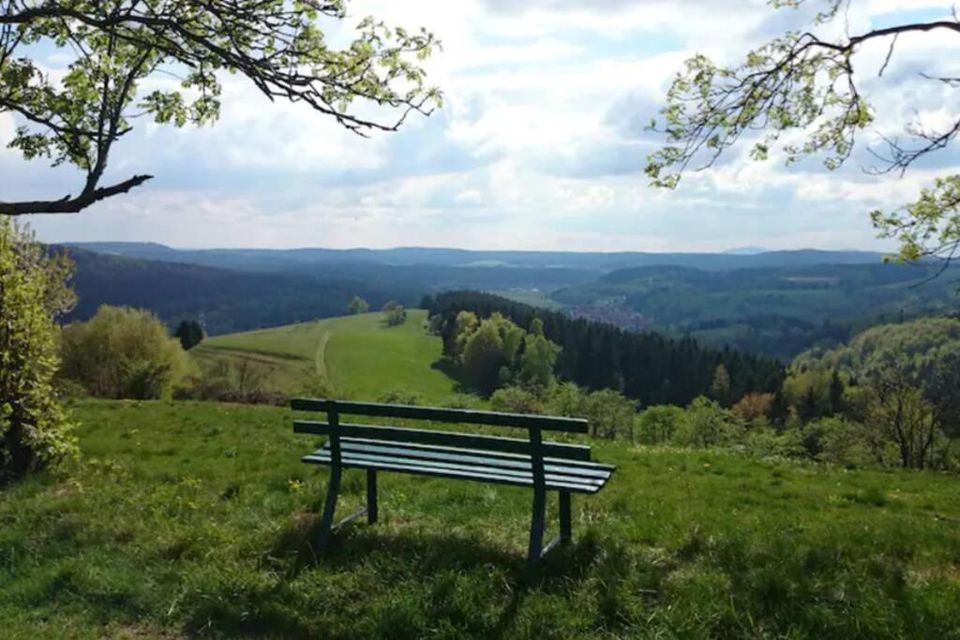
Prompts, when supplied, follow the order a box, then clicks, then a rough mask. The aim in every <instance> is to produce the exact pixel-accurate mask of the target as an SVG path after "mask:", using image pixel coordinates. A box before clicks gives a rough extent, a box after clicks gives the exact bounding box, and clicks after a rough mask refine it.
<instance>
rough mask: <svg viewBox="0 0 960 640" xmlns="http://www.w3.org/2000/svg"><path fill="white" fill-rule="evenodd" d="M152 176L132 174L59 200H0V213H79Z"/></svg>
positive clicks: (14, 214)
mask: <svg viewBox="0 0 960 640" xmlns="http://www.w3.org/2000/svg"><path fill="white" fill-rule="evenodd" d="M152 178H153V176H148V175H140V176H133V177H132V178H130V179H129V180H124V181H123V182H120V183H117V184H115V185H113V186H111V187H100V188H96V189H91V190H89V191H84V192H83V193H81V194H80V195H79V196H77V197H76V198H72V197H70V196H69V195H68V196H66V197H64V198H61V199H60V200H34V201H28V202H0V215H5V216H22V215H28V214H34V213H79V212H80V211H82V210H83V209H86V208H87V207H89V206H90V205H92V204H94V203H95V202H99V201H100V200H104V199H106V198H109V197H110V196H115V195H118V194H121V193H126V192H128V191H130V189H133V188H134V187H138V186H140V185H141V184H143V183H144V182H146V181H147V180H150V179H152Z"/></svg>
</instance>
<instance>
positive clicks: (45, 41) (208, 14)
mask: <svg viewBox="0 0 960 640" xmlns="http://www.w3.org/2000/svg"><path fill="white" fill-rule="evenodd" d="M346 5H347V1H346V0H296V1H290V0H177V1H175V2H173V1H170V0H104V1H100V0H96V1H92V0H42V1H36V0H3V1H0V113H3V112H9V113H12V114H14V116H15V117H16V118H17V119H18V120H19V123H20V124H19V126H18V128H17V131H16V134H15V136H14V138H13V141H12V143H11V146H12V147H13V148H15V149H18V150H19V151H20V152H21V153H22V154H23V156H24V157H25V158H26V159H33V158H40V157H46V158H48V159H50V160H51V161H52V162H53V164H54V165H60V164H70V165H74V166H75V167H77V168H78V169H80V170H81V171H83V172H84V173H85V175H86V177H85V180H84V182H83V184H82V186H81V188H80V191H79V193H77V194H76V195H68V196H65V197H61V198H57V199H52V200H40V201H22V202H0V214H7V215H23V214H31V213H76V212H78V211H81V210H83V209H84V208H86V207H88V206H90V205H91V204H93V203H95V202H97V201H100V200H103V199H105V198H109V197H111V196H114V195H117V194H120V193H125V192H127V191H129V190H130V189H132V188H134V187H137V186H139V185H141V184H143V183H144V182H146V181H147V180H149V179H150V178H151V177H152V176H149V175H142V174H141V175H134V176H131V177H129V178H127V179H125V180H122V181H120V182H117V183H114V184H109V185H103V184H101V182H102V179H103V176H104V172H105V171H106V169H107V164H108V158H109V155H110V152H111V150H112V148H113V146H114V144H116V143H117V142H118V141H119V140H121V139H122V138H123V137H124V136H125V135H127V134H128V133H129V132H130V131H131V130H132V129H133V123H134V121H135V120H134V118H136V117H138V116H141V115H145V116H147V117H149V118H150V119H152V120H153V121H155V122H157V123H160V124H170V125H173V126H176V127H182V126H184V125H187V124H192V125H203V124H206V123H209V122H212V121H214V120H216V118H217V116H218V114H219V112H220V104H221V93H222V92H221V88H222V87H221V80H222V78H223V74H225V73H229V74H233V75H236V76H238V77H242V78H245V79H246V80H247V81H249V82H250V84H251V85H252V86H253V87H255V88H256V89H257V90H258V91H259V92H260V93H261V94H263V95H264V96H266V97H267V98H268V99H269V100H271V101H274V100H286V101H290V102H296V103H301V104H305V105H307V106H308V107H309V108H311V109H313V110H314V111H316V112H317V113H318V114H321V115H324V116H327V117H330V118H332V119H333V120H334V121H336V122H337V123H339V124H340V125H342V126H343V127H345V128H347V129H349V130H351V131H354V132H356V133H358V134H361V135H365V134H367V133H369V132H372V131H377V130H382V131H392V130H395V129H397V128H398V127H399V126H400V125H401V124H402V123H403V122H404V120H405V119H406V118H407V117H408V116H409V114H410V113H421V114H429V113H430V112H431V110H432V109H433V108H434V107H435V106H436V105H438V104H439V100H440V94H439V92H438V91H437V90H436V89H433V88H430V87H428V86H426V84H425V82H426V78H425V73H424V71H423V69H422V67H421V66H420V64H421V62H422V61H423V60H424V59H425V58H426V57H427V56H429V55H430V54H431V52H432V51H433V50H434V49H435V47H436V46H437V41H436V39H435V38H434V37H433V35H432V34H430V33H427V32H426V31H423V30H421V31H416V32H408V31H406V30H404V29H400V28H396V29H394V28H390V27H388V26H386V25H384V24H383V23H382V22H379V21H377V20H375V19H373V18H366V19H363V20H361V21H360V22H359V24H358V26H357V27H356V31H355V32H354V34H353V40H352V41H350V42H348V43H347V44H346V45H345V46H342V47H338V46H335V45H333V44H332V43H331V42H330V39H329V38H328V37H327V35H326V34H327V33H328V32H329V31H330V30H331V29H330V27H333V26H335V24H336V23H338V22H343V21H345V20H346V19H347V10H346ZM44 50H46V51H50V50H55V51H56V55H58V56H61V57H68V58H69V60H70V62H69V64H68V65H67V69H66V73H65V74H64V75H63V77H62V79H61V78H58V75H59V74H53V73H50V72H49V71H48V70H46V69H45V68H44V67H43V65H42V64H41V63H40V62H39V61H38V60H37V59H36V58H35V55H36V52H37V51H44ZM170 77H173V78H175V79H178V80H179V84H178V85H175V86H174V87H173V88H166V87H164V86H162V87H161V88H156V89H153V90H152V91H146V90H144V89H143V87H144V86H145V85H146V84H147V82H146V81H147V80H153V79H155V78H156V79H166V78H170ZM155 84H158V83H155ZM167 84H168V83H167ZM358 102H360V103H367V104H372V105H377V106H379V107H381V108H383V109H384V110H385V111H386V113H384V111H381V112H380V116H379V117H377V118H370V117H368V116H366V115H361V110H359V109H357V108H356V107H357V104H355V103H358ZM363 113H364V114H365V113H366V112H363Z"/></svg>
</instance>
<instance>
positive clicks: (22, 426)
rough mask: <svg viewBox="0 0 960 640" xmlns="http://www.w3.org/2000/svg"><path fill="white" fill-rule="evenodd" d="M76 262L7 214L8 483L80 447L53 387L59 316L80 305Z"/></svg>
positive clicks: (1, 468)
mask: <svg viewBox="0 0 960 640" xmlns="http://www.w3.org/2000/svg"><path fill="white" fill-rule="evenodd" d="M70 268H71V267H70V264H69V262H68V261H67V260H66V259H65V258H50V257H48V256H47V255H46V254H45V253H44V251H43V248H42V247H41V245H40V244H38V243H37V242H35V241H34V239H33V237H32V236H31V235H30V234H29V233H27V232H26V231H24V230H23V229H21V228H20V227H18V226H17V225H15V224H14V223H13V222H12V221H11V220H10V219H9V218H5V217H3V216H0V485H3V484H6V483H8V482H10V481H13V480H17V479H19V478H21V477H23V476H25V475H26V474H27V473H30V472H31V471H34V470H36V469H39V468H41V467H43V466H47V465H50V464H53V463H56V462H58V461H61V460H63V459H64V458H67V457H70V456H71V455H73V454H74V453H75V451H76V444H75V441H74V439H73V436H72V435H71V429H72V425H71V423H70V421H69V419H68V417H67V415H66V413H65V412H64V410H63V408H62V407H61V406H60V405H59V404H58V403H57V400H56V394H55V393H54V389H53V380H54V377H55V375H56V372H57V366H58V365H59V359H58V356H57V325H56V318H57V316H58V315H59V314H61V313H63V312H65V311H67V310H68V309H69V308H70V306H72V304H73V294H72V292H71V291H70V290H69V289H68V288H67V285H66V282H67V279H68V278H69V275H70Z"/></svg>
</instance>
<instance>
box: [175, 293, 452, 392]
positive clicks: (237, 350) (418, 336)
mask: <svg viewBox="0 0 960 640" xmlns="http://www.w3.org/2000/svg"><path fill="white" fill-rule="evenodd" d="M424 320H426V311H423V310H419V309H413V310H410V311H409V312H408V318H407V321H406V322H405V323H404V324H402V325H399V326H396V327H387V326H386V325H385V323H384V322H383V320H382V317H381V314H379V313H367V314H363V315H358V316H345V317H341V318H330V319H327V320H320V321H317V322H308V323H303V324H295V325H289V326H285V327H278V328H274V329H262V330H259V331H250V332H246V333H235V334H231V335H226V336H217V337H214V338H209V339H208V340H205V341H204V342H203V343H202V344H201V345H200V346H198V347H196V348H195V349H194V350H193V351H191V354H193V357H194V358H196V359H197V360H199V361H201V362H203V361H205V362H212V361H215V360H218V359H227V360H237V359H240V358H252V359H254V360H255V361H258V362H261V363H263V364H264V365H265V367H267V368H268V369H269V371H270V374H269V378H268V380H267V382H266V386H267V387H268V390H270V391H276V392H280V393H288V394H295V393H300V392H302V391H303V390H304V389H305V388H308V386H309V383H310V381H312V380H320V381H322V382H323V383H324V384H326V385H327V386H328V387H330V388H331V389H333V390H335V392H336V394H337V396H338V397H347V398H352V399H355V400H376V399H377V398H379V397H381V396H382V395H383V394H384V393H387V392H391V391H404V392H410V393H416V394H418V395H419V396H420V397H421V398H422V399H423V401H424V402H426V403H439V402H443V401H445V400H447V399H449V398H450V397H451V396H453V395H455V394H456V393H457V390H458V388H459V385H458V382H457V381H456V380H455V379H453V378H451V377H449V376H448V375H446V374H445V373H444V372H443V370H442V367H441V366H440V365H439V362H440V356H441V350H442V345H441V342H440V339H439V338H437V337H436V336H431V335H428V334H427V333H426V332H425V331H424V328H423V322H424Z"/></svg>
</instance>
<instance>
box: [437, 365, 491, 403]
mask: <svg viewBox="0 0 960 640" xmlns="http://www.w3.org/2000/svg"><path fill="white" fill-rule="evenodd" d="M430 368H431V369H433V370H434V371H439V372H440V373H442V374H443V375H445V376H447V377H448V378H450V379H451V380H453V381H454V382H455V383H456V386H455V387H454V391H456V392H457V393H463V394H469V395H482V394H481V391H480V390H479V389H477V387H476V386H475V385H473V384H471V382H470V380H468V379H467V376H466V374H465V373H464V371H463V367H459V366H457V365H456V364H455V363H454V362H453V361H451V360H450V359H449V358H440V359H439V360H437V361H435V362H433V363H431V364H430Z"/></svg>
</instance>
